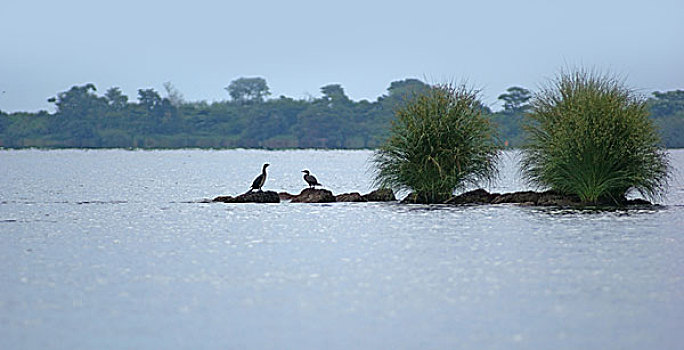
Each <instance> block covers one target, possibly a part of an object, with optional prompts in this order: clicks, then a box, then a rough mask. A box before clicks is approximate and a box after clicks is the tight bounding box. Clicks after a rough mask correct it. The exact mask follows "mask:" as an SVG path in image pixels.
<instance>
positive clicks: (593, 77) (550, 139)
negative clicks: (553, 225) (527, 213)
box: [522, 70, 670, 204]
mask: <svg viewBox="0 0 684 350" xmlns="http://www.w3.org/2000/svg"><path fill="white" fill-rule="evenodd" d="M648 114H649V112H648V108H647V105H646V100H645V99H644V98H640V97H639V96H638V95H636V94H635V93H634V92H633V91H632V90H630V89H628V88H626V87H625V86H624V85H623V84H622V83H621V82H620V81H619V80H618V79H616V78H615V77H612V76H609V75H602V74H598V73H595V72H587V71H582V70H579V71H574V72H570V73H561V74H560V75H559V76H558V77H557V78H556V79H555V80H554V81H552V83H551V84H549V86H548V87H546V88H544V89H542V90H541V91H540V92H539V93H537V94H536V95H535V97H534V98H533V99H532V110H531V112H529V113H528V114H527V116H526V119H527V121H526V125H525V130H526V131H527V133H528V140H527V144H526V145H525V146H524V147H523V157H522V173H523V175H524V177H525V178H526V179H527V180H528V181H529V182H530V183H532V184H535V185H538V186H540V187H546V188H551V189H553V190H556V191H558V192H560V193H563V194H571V195H577V196H579V198H580V200H581V201H582V202H584V203H587V204H599V203H601V204H621V203H624V198H625V195H626V194H627V193H628V192H629V191H631V190H636V191H638V192H640V193H641V195H642V196H644V197H646V198H648V199H651V200H654V199H657V197H659V196H660V195H662V194H663V193H664V191H665V189H666V186H667V181H668V177H669V171H670V170H669V169H670V168H669V164H668V159H667V153H666V151H665V150H664V148H663V147H662V146H661V140H660V136H659V134H658V132H657V130H656V128H655V126H654V125H653V123H652V122H651V121H650V119H649V118H648Z"/></svg>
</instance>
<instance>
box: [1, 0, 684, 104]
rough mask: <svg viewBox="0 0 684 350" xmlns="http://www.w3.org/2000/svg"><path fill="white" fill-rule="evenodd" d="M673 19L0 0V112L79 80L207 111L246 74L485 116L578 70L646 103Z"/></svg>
mask: <svg viewBox="0 0 684 350" xmlns="http://www.w3.org/2000/svg"><path fill="white" fill-rule="evenodd" d="M8 2H9V3H8ZM683 19H684V1H682V0H642V1H633V0H615V1H614V0H610V1H601V0H573V1H551V0H546V1H541V0H540V1H527V0H518V1H510V0H506V1H486V0H480V1H475V0H473V1H467V2H466V1H433V0H421V1H415V0H414V1H408V2H402V1H371V0H361V1H356V0H341V1H321V0H317V1H296V0H278V1H272V0H263V1H247V0H242V1H239V2H232V1H226V0H220V1H213V0H193V1H172V0H166V1H144V0H115V1H102V2H101V1H93V0H82V1H81V0H59V1H54V0H45V1H34V0H6V1H3V4H2V5H1V6H0V31H1V32H0V110H3V111H6V112H7V111H9V112H13V111H36V110H40V109H47V110H50V111H52V108H51V104H50V103H48V102H47V101H46V100H47V98H49V97H51V96H55V95H56V94H57V93H58V92H60V91H65V90H68V89H69V88H70V87H71V86H73V85H80V84H85V83H94V84H95V86H97V88H98V93H99V94H103V93H104V91H106V90H107V89H108V88H110V87H113V86H118V87H120V88H121V89H122V90H123V91H124V93H125V94H126V95H128V96H129V98H130V99H131V100H135V99H136V98H137V89H140V88H154V89H156V90H157V91H159V92H160V93H162V92H163V91H164V89H163V84H164V82H171V83H172V84H173V85H174V86H175V87H176V88H177V89H178V90H179V91H180V92H181V93H182V94H183V95H184V96H185V99H186V100H188V101H200V100H206V101H209V102H211V101H219V100H225V99H227V98H228V94H227V93H226V91H225V90H224V89H223V88H224V87H226V86H227V85H228V84H229V83H230V82H231V81H232V80H234V79H237V78H239V77H256V76H258V77H263V78H265V79H266V81H267V83H268V85H269V87H270V89H271V92H272V95H273V96H274V97H277V96H280V95H285V96H289V97H293V98H305V97H307V96H319V95H320V87H322V86H324V85H327V84H330V83H338V84H341V85H342V86H343V88H344V89H345V91H346V93H347V95H349V96H350V97H351V98H352V99H354V100H360V99H368V100H375V99H376V98H377V97H378V96H380V95H382V94H384V93H386V89H387V87H388V86H389V84H390V82H392V81H395V80H401V79H405V78H418V79H421V80H423V81H426V82H430V83H438V82H445V81H456V82H463V81H467V82H468V83H469V84H470V85H471V86H473V87H475V88H480V89H482V97H483V99H484V101H485V103H488V104H489V105H491V106H495V103H496V101H497V100H496V97H497V96H498V95H499V94H501V93H502V92H504V91H505V90H506V88H508V87H511V86H514V85H518V86H523V87H526V88H529V89H532V90H534V89H536V88H537V87H538V86H540V85H541V84H543V83H544V82H545V81H547V80H548V79H549V78H552V77H554V76H555V75H556V74H557V73H558V72H559V71H560V70H561V69H563V68H567V67H577V66H583V67H590V68H597V69H600V70H602V71H610V72H612V73H615V74H618V75H620V76H622V77H623V78H624V79H625V82H626V84H627V85H628V86H630V87H633V88H636V89H639V90H641V91H643V92H645V93H650V92H651V91H654V90H661V91H663V90H674V89H684V20H683ZM3 91H4V92H3Z"/></svg>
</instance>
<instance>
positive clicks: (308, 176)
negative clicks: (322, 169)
mask: <svg viewBox="0 0 684 350" xmlns="http://www.w3.org/2000/svg"><path fill="white" fill-rule="evenodd" d="M302 172H303V173H304V181H306V183H307V184H309V188H311V187H314V188H315V187H316V186H323V185H321V184H319V183H318V180H316V177H314V176H313V175H311V174H310V173H309V171H308V170H302Z"/></svg>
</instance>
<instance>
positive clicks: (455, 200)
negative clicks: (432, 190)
mask: <svg viewBox="0 0 684 350" xmlns="http://www.w3.org/2000/svg"><path fill="white" fill-rule="evenodd" d="M499 196H500V195H499V194H498V193H489V192H487V191H485V190H483V189H481V188H478V189H476V190H472V191H469V192H466V193H463V194H460V195H458V196H454V197H451V198H449V199H448V200H447V201H446V202H444V203H445V204H489V203H491V202H492V201H493V200H494V199H496V198H498V197H499Z"/></svg>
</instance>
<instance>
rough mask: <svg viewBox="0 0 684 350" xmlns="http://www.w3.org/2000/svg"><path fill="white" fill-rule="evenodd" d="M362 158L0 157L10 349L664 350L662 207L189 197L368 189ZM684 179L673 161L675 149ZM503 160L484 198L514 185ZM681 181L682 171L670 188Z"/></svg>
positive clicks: (674, 264)
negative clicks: (308, 178) (256, 182)
mask: <svg viewBox="0 0 684 350" xmlns="http://www.w3.org/2000/svg"><path fill="white" fill-rule="evenodd" d="M370 155H371V153H370V152H367V151H310V150H305V151H256V150H230V151H203V150H178V151H125V150H97V151H84V150H55V151H42V150H20V151H0V175H1V177H0V178H1V179H2V181H1V182H0V240H1V241H2V243H1V244H0V256H1V257H2V263H1V264H0V339H1V342H2V346H1V347H2V348H3V349H581V348H586V349H675V348H678V349H679V348H681V346H682V344H684V332H682V330H683V329H684V229H683V227H684V185H682V181H681V180H677V179H675V180H674V181H673V184H672V187H671V189H670V192H669V193H670V194H669V196H668V197H667V198H665V199H664V201H663V204H664V205H663V206H662V207H658V208H653V209H648V210H626V211H625V210H618V211H603V212H596V211H594V212H592V211H577V210H560V209H552V208H535V207H523V206H517V205H484V206H461V207H447V206H422V205H399V204H396V203H333V204H295V203H280V204H262V205H259V204H239V205H236V204H232V205H231V204H224V203H202V200H203V199H206V198H213V197H215V196H218V195H236V194H238V193H242V192H244V191H246V190H247V189H248V188H249V185H250V184H251V180H252V179H253V178H254V177H255V176H256V175H258V174H259V172H260V170H261V165H262V163H264V162H269V163H270V164H271V167H269V178H268V181H267V183H266V185H265V187H264V188H265V189H272V190H278V191H280V190H285V191H288V192H291V193H298V192H299V191H300V190H301V189H302V188H304V187H305V186H304V185H305V184H304V181H303V180H302V178H301V175H302V173H301V172H300V171H301V170H303V169H305V168H307V169H309V170H311V171H312V173H313V174H315V175H316V176H317V177H318V179H319V181H320V182H321V183H323V184H324V185H326V187H327V188H328V189H331V190H332V191H333V192H334V193H335V194H339V193H343V192H349V191H360V192H362V193H366V192H368V191H370V190H371V189H372V182H371V177H372V174H370V173H369V172H368V171H367V169H368V166H369V164H368V159H369V156H370ZM671 160H672V164H673V165H674V167H675V168H676V169H677V171H678V173H679V174H681V173H682V172H683V171H684V151H682V150H674V151H671ZM516 164H517V163H516V154H515V153H506V154H505V155H504V157H502V171H501V179H500V180H499V181H497V182H496V183H494V184H492V185H491V187H490V189H491V190H494V191H498V192H508V191H513V190H520V189H524V188H525V186H524V184H522V183H521V182H520V181H519V180H518V178H517V172H516ZM679 179H681V176H679Z"/></svg>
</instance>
